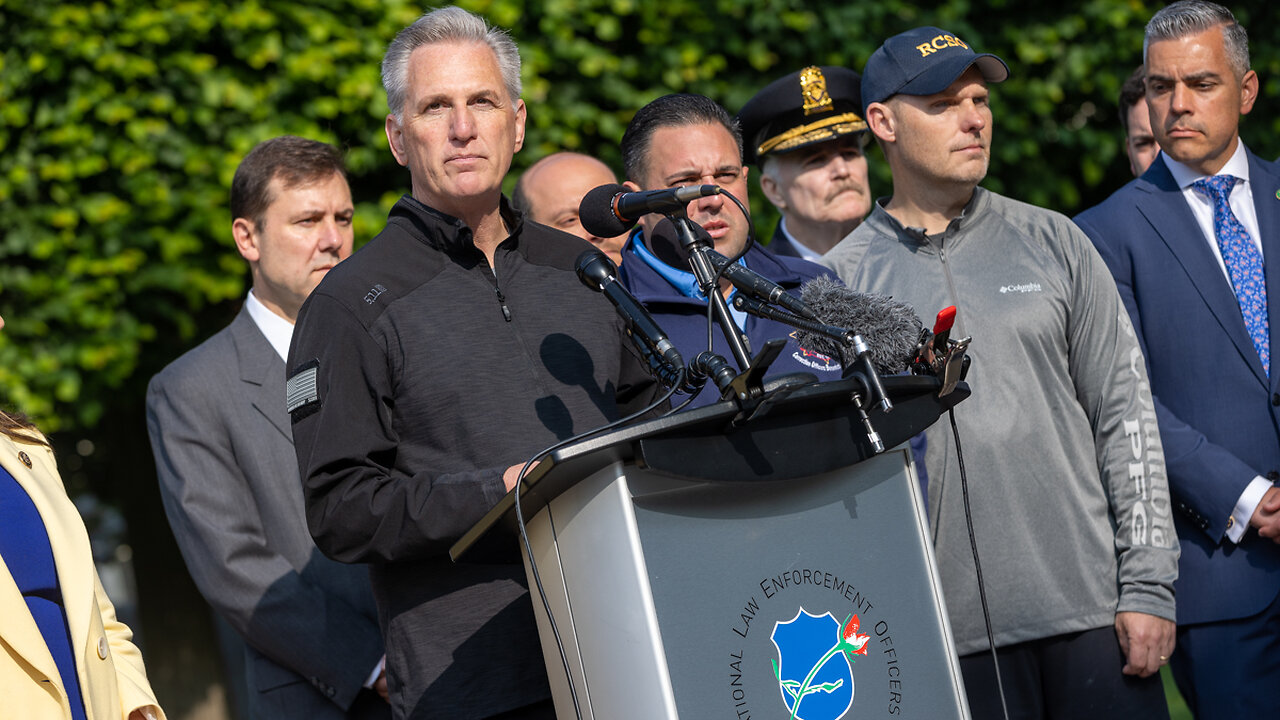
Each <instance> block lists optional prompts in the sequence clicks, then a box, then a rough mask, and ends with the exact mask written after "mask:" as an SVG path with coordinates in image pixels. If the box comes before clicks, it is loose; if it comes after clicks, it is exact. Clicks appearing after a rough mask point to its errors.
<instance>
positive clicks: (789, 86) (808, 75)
mask: <svg viewBox="0 0 1280 720" xmlns="http://www.w3.org/2000/svg"><path fill="white" fill-rule="evenodd" d="M861 104H862V87H861V83H860V82H859V78H858V73H856V72H854V71H852V70H850V69H848V68H842V67H833V66H821V67H819V66H817V65H810V66H809V67H806V68H804V69H803V70H797V71H796V72H793V73H791V74H789V75H786V76H784V77H781V78H778V79H777V80H775V81H773V82H771V83H769V84H768V85H767V86H765V88H764V89H763V90H761V91H760V92H758V93H756V95H755V97H753V98H751V100H749V101H747V104H746V105H744V106H743V107H742V111H741V112H740V113H738V122H739V123H740V124H741V126H742V136H743V140H744V141H745V144H744V147H743V155H744V156H745V157H744V159H745V160H746V161H747V162H755V163H756V164H757V165H759V167H760V189H761V190H763V191H764V194H765V197H767V198H769V202H771V203H773V205H774V207H776V208H778V211H779V212H781V213H782V220H781V222H779V223H778V227H777V229H776V230H775V231H774V233H773V239H772V240H771V241H770V242H769V249H770V250H772V251H773V252H774V253H775V254H778V255H792V256H795V257H801V258H804V259H806V260H815V261H816V260H817V259H818V258H820V257H822V255H823V254H824V253H826V252H827V251H828V250H830V249H831V248H833V247H835V245H836V243H838V242H840V241H841V240H843V239H844V236H846V235H848V234H849V233H850V232H852V231H853V229H854V228H856V227H858V223H860V222H862V219H863V218H864V217H866V216H867V212H868V211H870V210H871V193H870V186H869V184H868V182H867V159H866V157H865V156H864V155H863V152H862V151H863V148H864V147H865V146H866V140H867V124H866V122H864V121H863V119H862V115H861V114H860V113H861V111H862V110H861Z"/></svg>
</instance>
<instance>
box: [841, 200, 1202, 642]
mask: <svg viewBox="0 0 1280 720" xmlns="http://www.w3.org/2000/svg"><path fill="white" fill-rule="evenodd" d="M823 264H825V265H827V266H829V267H831V268H832V269H833V270H835V271H836V273H837V274H839V276H840V278H841V279H842V280H844V282H845V283H847V284H848V285H849V287H851V288H854V289H855V290H859V291H864V292H877V293H885V294H889V295H893V296H894V297H895V298H897V299H898V300H901V301H904V302H907V303H909V304H911V305H912V306H914V307H915V308H916V311H917V312H918V313H920V315H921V316H922V317H924V318H925V320H926V322H929V321H930V319H931V318H932V317H933V314H934V313H936V312H937V311H938V310H940V309H942V308H944V307H946V306H948V305H955V306H956V308H957V321H956V328H955V330H954V331H953V334H952V337H957V338H959V337H964V336H966V335H972V336H973V344H972V346H971V348H970V352H969V354H970V355H971V356H972V357H973V367H972V369H971V370H970V372H969V376H968V382H969V385H970V387H971V388H972V390H973V395H972V397H970V398H969V399H968V400H966V401H965V402H963V403H961V404H960V405H958V406H957V407H956V410H955V414H956V423H957V425H958V427H959V431H960V442H961V448H962V450H963V452H964V464H965V469H966V470H967V473H968V481H969V482H968V484H969V496H970V504H971V506H972V511H973V524H974V528H975V534H976V537H977V543H978V552H979V557H980V559H981V562H982V571H983V577H984V580H985V584H986V590H987V599H988V603H989V605H990V608H991V617H992V625H993V627H994V630H995V639H996V646H997V647H999V646H1003V645H1010V644H1014V643H1019V642H1025V641H1028V640H1034V639H1038V638H1044V637H1050V636H1054V635H1061V634H1063V633H1068V632H1075V631H1080V630H1089V629H1094V628H1101V627H1106V626H1110V625H1111V624H1113V622H1114V620H1115V614H1116V612H1117V611H1137V612H1144V613H1149V614H1152V615H1157V616H1160V617H1163V618H1166V619H1168V620H1173V619H1174V600H1173V581H1174V579H1175V577H1176V576H1177V572H1178V565H1177V560H1178V539H1177V536H1176V535H1175V534H1174V530H1173V523H1172V519H1171V517H1170V507H1169V488H1168V483H1167V480H1166V477H1165V466H1164V454H1163V451H1162V449H1161V446H1160V436H1159V433H1158V431H1157V428H1156V421H1155V416H1154V413H1153V410H1152V403H1151V390H1150V387H1149V385H1148V382H1147V375H1146V369H1145V364H1144V363H1143V359H1142V354H1141V350H1140V349H1139V347H1138V344H1137V342H1136V340H1135V338H1134V333H1133V328H1132V326H1131V325H1130V322H1129V317H1128V315H1127V314H1126V313H1125V310H1124V307H1123V306H1122V305H1121V302H1120V298H1119V295H1118V294H1117V293H1116V288H1115V283H1114V281H1113V280H1112V278H1111V275H1110V273H1108V272H1107V268H1106V267H1105V266H1104V265H1103V263H1102V260H1101V259H1100V258H1099V256H1098V254H1097V252H1096V251H1095V250H1094V248H1093V246H1092V245H1091V244H1090V243H1089V240H1088V238H1086V237H1085V235H1084V234H1083V233H1082V232H1081V231H1080V230H1079V229H1078V228H1077V227H1076V226H1075V225H1074V224H1072V223H1071V221H1070V220H1069V219H1067V218H1066V217H1064V216H1062V215H1059V214H1058V213H1055V212H1051V211H1048V210H1045V209H1042V208H1038V207H1034V206H1031V205H1027V204H1025V203H1020V202H1017V201H1014V200H1010V199H1009V198H1005V197H1002V196H1000V195H997V194H995V193H991V192H988V191H986V190H984V189H983V188H977V189H976V190H975V192H974V196H973V199H972V200H971V201H970V202H969V205H968V206H967V207H966V208H965V210H964V212H963V213H962V215H961V216H960V217H958V218H956V219H955V220H953V221H952V222H951V224H950V225H949V226H948V227H947V229H946V231H944V232H943V233H941V234H939V235H936V236H927V235H925V233H924V232H922V231H921V230H920V229H918V228H904V227H903V226H902V225H901V224H899V223H898V221H897V220H895V219H894V218H893V217H892V216H890V215H889V213H887V212H885V210H884V209H883V208H882V207H881V206H880V203H876V206H875V207H874V209H873V210H872V213H871V216H870V217H869V218H868V219H867V220H866V221H865V222H864V223H863V224H862V225H861V226H859V227H858V229H857V230H855V231H854V232H853V233H852V234H850V235H849V237H847V238H845V239H844V241H843V242H841V243H840V245H838V246H837V247H836V248H835V249H833V250H832V251H831V252H830V253H828V254H827V255H826V256H825V257H824V258H823ZM926 462H927V466H928V471H929V479H930V482H929V510H930V525H931V529H932V532H933V540H934V548H935V551H936V554H937V558H938V566H939V571H940V574H941V576H942V585H943V591H944V594H945V597H946V603H947V609H948V614H949V616H950V620H951V628H952V631H953V632H954V634H955V639H956V643H957V646H958V651H959V652H960V654H962V655H963V654H969V653H973V652H977V651H980V650H984V649H986V648H987V645H988V643H987V639H986V631H985V629H984V627H983V620H982V607H981V605H980V604H979V598H978V586H977V581H976V579H975V574H974V563H973V556H972V553H971V551H970V546H969V538H968V530H967V527H966V524H965V517H964V506H963V504H962V497H961V492H960V491H961V487H960V473H959V465H958V463H957V460H956V444H955V441H954V439H953V438H952V433H951V428H950V423H948V422H946V421H943V422H939V423H937V424H936V425H934V426H933V428H931V429H930V430H929V447H928V454H927V456H926Z"/></svg>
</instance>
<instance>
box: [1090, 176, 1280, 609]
mask: <svg viewBox="0 0 1280 720" xmlns="http://www.w3.org/2000/svg"><path fill="white" fill-rule="evenodd" d="M1249 179H1250V186H1251V188H1252V190H1253V202H1254V206H1255V207H1256V209H1257V213H1258V224H1259V227H1260V229H1261V235H1262V238H1261V239H1262V246H1263V257H1264V260H1265V263H1266V283H1267V310H1268V313H1269V317H1270V331H1271V347H1272V348H1280V167H1277V166H1276V165H1275V164H1274V163H1271V162H1268V161H1266V160H1263V159H1260V158H1258V157H1257V156H1255V155H1253V154H1252V153H1249ZM1075 221H1076V224H1077V225H1079V226H1080V227H1081V229H1083V230H1084V231H1085V233H1086V234H1088V235H1089V237H1090V238H1091V239H1092V240H1093V242H1094V245H1096V246H1097V248H1098V252H1099V253H1100V254H1101V255H1102V259H1103V260H1104V261H1106V263H1107V266H1108V267H1110V269H1111V273H1112V274H1113V275H1114V276H1115V279H1116V286H1117V287H1118V289H1119V290H1120V296H1121V298H1122V299H1123V300H1124V304H1125V307H1126V308H1127V309H1128V311H1129V315H1130V317H1131V318H1132V319H1133V325H1134V328H1135V330H1136V331H1137V333H1138V340H1139V342H1140V343H1141V344H1142V351H1143V353H1144V354H1145V356H1146V361H1147V369H1148V373H1149V376H1150V378H1151V390H1152V395H1153V396H1154V410H1155V415H1156V417H1157V418H1158V421H1159V425H1160V439H1161V441H1162V443H1163V445H1164V454H1165V460H1166V463H1167V470H1168V475H1169V487H1170V490H1171V492H1172V496H1173V505H1174V510H1173V511H1174V520H1175V524H1176V526H1177V530H1178V537H1179V539H1180V540H1181V541H1182V557H1181V559H1180V561H1179V566H1178V570H1179V577H1178V581H1177V583H1176V584H1175V586H1174V588H1175V591H1176V592H1177V598H1178V622H1179V623H1181V624H1193V623H1200V622H1213V621H1219V620H1228V619H1233V618H1241V617H1248V616H1250V615H1254V614H1256V613H1258V612H1261V611H1262V610H1263V609H1264V608H1265V607H1266V606H1267V604H1268V603H1269V602H1270V601H1271V600H1273V599H1274V598H1275V597H1276V595H1277V594H1278V593H1280V546H1277V545H1276V544H1275V543H1274V542H1272V541H1271V540H1268V539H1265V538H1260V537H1259V536H1258V535H1257V533H1256V531H1253V530H1249V531H1248V532H1246V534H1245V536H1244V538H1243V539H1242V541H1241V543H1240V544H1239V545H1238V546H1237V545H1235V544H1233V543H1232V542H1231V541H1230V540H1228V539H1227V538H1226V536H1225V533H1226V530H1227V520H1228V518H1229V517H1230V515H1231V512H1232V510H1233V509H1234V507H1235V504H1236V501H1237V500H1238V499H1239V497H1240V494H1241V493H1242V492H1243V491H1244V489H1245V487H1246V486H1247V485H1248V484H1249V482H1250V481H1251V480H1252V479H1253V478H1254V477H1255V476H1257V475H1261V476H1263V477H1265V478H1267V479H1270V480H1273V481H1274V480H1275V479H1277V478H1280V367H1276V368H1275V369H1273V371H1272V374H1271V377H1270V379H1268V378H1267V374H1266V373H1265V372H1264V371H1263V368H1262V363H1261V361H1260V360H1259V359H1258V353H1257V351H1256V350H1255V349H1254V346H1253V342H1252V340H1250V338H1249V334H1248V331H1247V330H1246V329H1245V325H1244V320H1243V318H1242V317H1241V313H1240V307H1239V305H1238V303H1237V301H1236V297H1235V293H1234V292H1233V290H1232V288H1231V284H1230V283H1229V282H1228V281H1227V278H1226V276H1225V275H1224V274H1223V272H1222V269H1221V267H1219V265H1218V263H1217V261H1216V260H1215V258H1214V256H1213V252H1212V251H1211V250H1210V248H1209V245H1208V241H1207V240H1206V238H1205V237H1204V234H1203V233H1202V232H1201V230H1200V226H1199V225H1198V224H1197V223H1196V220H1195V217H1194V215H1193V214H1192V212H1191V209H1190V208H1189V207H1188V206H1187V203H1186V200H1185V198H1183V196H1182V192H1181V191H1180V190H1179V189H1178V186H1177V184H1176V183H1175V182H1174V179H1173V175H1172V174H1170V172H1169V168H1168V166H1167V165H1166V164H1165V162H1164V155H1163V154H1161V155H1160V156H1159V157H1158V158H1157V159H1156V161H1155V162H1154V163H1152V164H1151V167H1150V168H1149V169H1148V170H1147V172H1146V173H1145V174H1143V175H1142V177H1140V178H1138V179H1136V180H1134V181H1132V182H1130V183H1129V184H1127V185H1125V186H1124V187H1123V188H1121V189H1120V190H1118V191H1116V193H1115V194H1113V195H1112V196H1111V197H1109V198H1108V199H1107V200H1105V201H1104V202H1103V203H1101V204H1100V205H1098V206H1096V207H1094V208H1091V209H1089V210H1087V211H1085V212H1083V213H1081V214H1080V215H1079V216H1078V217H1076V219H1075Z"/></svg>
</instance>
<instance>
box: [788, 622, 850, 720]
mask: <svg viewBox="0 0 1280 720" xmlns="http://www.w3.org/2000/svg"><path fill="white" fill-rule="evenodd" d="M859 630H860V625H859V622H858V616H857V615H850V616H849V617H848V618H847V619H846V620H845V622H844V624H843V625H841V623H840V622H839V621H838V620H836V619H835V617H834V616H833V615H832V614H831V613H830V612H826V613H823V614H822V615H813V614H811V613H810V612H809V611H807V610H805V609H804V608H803V607H802V608H800V609H799V610H797V611H796V615H795V617H793V618H792V619H790V620H788V621H786V622H777V623H775V624H774V626H773V633H772V634H771V635H770V636H769V639H770V640H772V641H773V646H774V647H775V648H777V650H778V659H777V660H773V659H770V661H769V662H771V663H772V664H773V675H774V677H775V678H777V680H778V690H779V691H780V692H781V693H782V702H783V703H784V704H785V705H786V708H787V710H788V711H789V712H790V715H789V718H790V720H840V718H842V717H844V716H845V715H846V714H847V713H848V712H849V709H850V708H852V707H853V664H854V662H855V661H856V659H857V658H856V657H855V656H858V655H861V656H864V657H865V656H866V654H867V641H868V640H870V637H869V636H867V635H864V634H862V633H860V632H859Z"/></svg>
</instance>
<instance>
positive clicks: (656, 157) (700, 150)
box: [618, 94, 841, 407]
mask: <svg viewBox="0 0 1280 720" xmlns="http://www.w3.org/2000/svg"><path fill="white" fill-rule="evenodd" d="M622 160H623V165H624V169H625V171H626V175H627V183H626V185H627V187H628V188H629V189H631V190H657V189H661V188H668V187H678V186H682V185H699V184H715V185H719V186H720V187H721V188H722V189H723V190H724V191H725V192H727V193H731V194H732V195H733V196H734V197H737V198H739V199H741V200H743V202H744V204H745V202H746V198H747V168H746V167H745V166H744V165H743V164H742V134H741V132H740V130H739V129H738V125H737V123H736V122H735V121H734V120H733V118H732V117H730V116H729V113H728V112H727V111H725V109H724V108H722V107H720V105H718V104H717V103H716V102H715V101H714V100H711V99H710V98H707V97H704V96H702V95H684V94H675V95H666V96H663V97H660V98H658V99H657V100H654V101H653V102H651V103H649V104H648V105H645V106H644V107H643V108H641V109H640V110H639V111H638V112H637V113H636V114H635V117H633V118H632V119H631V123H630V124H629V125H627V130H626V133H624V134H623V136H622ZM688 214H689V219H690V220H692V221H694V222H695V223H697V224H698V225H700V226H701V227H702V229H703V230H705V231H706V232H707V234H708V235H710V236H711V239H712V240H713V241H714V243H715V249H716V250H717V251H718V252H719V253H720V254H722V255H725V256H728V257H733V256H735V255H737V254H738V253H739V252H741V251H742V249H743V247H745V246H746V243H747V233H748V221H747V217H746V216H745V215H743V214H742V212H741V211H740V210H739V209H738V207H737V206H736V205H735V204H734V203H733V201H732V200H729V199H727V198H724V197H723V196H711V197H706V198H701V199H699V200H696V201H694V202H692V203H690V204H689V208H688ZM659 220H660V218H658V217H657V216H654V215H647V216H645V217H644V218H642V219H641V221H640V227H639V228H637V229H636V231H635V232H634V233H633V234H632V236H631V238H630V239H629V240H628V241H627V245H626V247H625V248H624V249H623V253H622V256H623V263H622V265H621V267H620V268H619V272H618V277H619V279H620V280H621V281H622V282H623V284H624V285H626V287H627V288H628V289H629V290H630V291H631V292H632V294H634V295H635V296H636V299H638V300H639V301H640V302H641V303H643V304H644V306H645V307H646V308H647V309H648V310H649V312H650V313H651V314H652V315H653V317H654V319H655V320H657V322H658V324H659V325H661V326H662V328H663V329H664V330H665V331H666V332H667V334H668V335H669V336H670V337H671V340H672V342H673V343H675V345H676V347H677V349H679V351H680V353H681V354H682V355H684V357H685V358H686V360H689V359H692V358H693V357H695V356H696V355H698V353H700V352H702V351H704V350H706V349H707V300H706V297H705V296H703V295H702V294H701V293H700V292H699V290H698V287H697V282H696V280H695V279H694V276H693V273H692V272H690V271H689V270H688V269H686V268H687V267H688V264H687V262H686V261H685V260H684V258H682V257H680V255H681V251H680V250H679V249H678V247H677V244H676V243H674V242H672V240H671V233H670V232H669V231H668V232H665V233H664V232H663V229H662V228H661V226H659V223H658V221H659ZM662 225H665V226H666V227H670V226H669V224H668V223H663V224H662ZM742 262H744V263H745V264H746V266H747V267H748V268H750V269H751V270H754V271H755V272H757V273H759V274H760V275H762V276H764V277H765V278H767V279H768V280H771V281H773V282H775V283H777V284H779V285H781V286H782V287H783V288H786V289H787V290H788V291H790V292H792V293H793V294H797V295H798V294H799V288H800V285H801V284H802V283H804V282H806V281H808V280H812V279H813V278H815V277H817V276H819V275H825V274H829V271H827V270H825V269H823V268H822V267H820V266H818V265H816V264H814V263H811V262H808V261H806V260H801V259H799V258H792V257H780V256H778V255H774V254H773V253H771V252H769V251H768V250H766V249H765V248H763V247H761V246H760V245H755V244H753V245H752V246H751V248H750V249H749V250H747V253H746V255H744V256H743V258H742ZM722 292H723V293H724V294H725V297H726V298H729V297H731V296H732V289H731V288H730V287H729V286H728V285H727V283H726V284H723V285H722ZM732 313H733V315H734V321H735V323H736V324H737V325H738V327H739V328H740V329H741V330H742V331H743V332H744V333H745V334H746V336H747V339H748V341H749V343H750V346H751V348H750V349H751V351H752V352H759V351H760V348H762V347H763V346H764V344H765V343H766V342H768V341H769V340H772V339H774V338H781V339H784V340H786V343H787V344H786V347H785V348H784V349H783V351H782V353H781V354H780V355H779V356H778V358H777V360H775V361H774V363H773V365H772V366H770V371H769V373H768V374H767V375H766V377H768V376H773V375H779V374H783V373H795V372H808V373H812V374H813V375H815V376H817V378H818V379H819V380H831V379H837V378H839V377H840V374H841V369H840V363H839V361H838V359H836V358H830V357H827V356H826V355H822V354H819V353H816V352H813V351H811V350H808V349H805V348H803V347H801V346H800V345H799V343H797V342H796V339H795V336H794V331H793V328H791V327H790V326H788V325H785V324H783V323H780V322H776V321H773V320H766V319H763V318H758V317H755V316H748V315H746V314H745V313H739V312H738V311H736V310H733V311H732ZM711 337H712V348H711V349H712V350H713V351H714V352H716V353H718V354H720V355H722V356H724V357H725V358H726V359H728V360H730V361H732V359H733V355H732V353H731V352H730V350H729V346H728V341H727V340H726V339H725V337H724V333H723V332H722V330H721V329H720V328H719V327H716V328H714V329H713V331H712V333H711ZM717 399H718V398H717V396H716V391H715V388H714V387H711V388H710V389H708V388H706V387H704V388H703V390H702V392H701V393H700V394H699V395H698V396H697V398H695V399H694V401H693V403H692V404H691V406H693V407H696V406H699V405H706V404H708V403H712V402H715V401H716V400H717Z"/></svg>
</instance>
